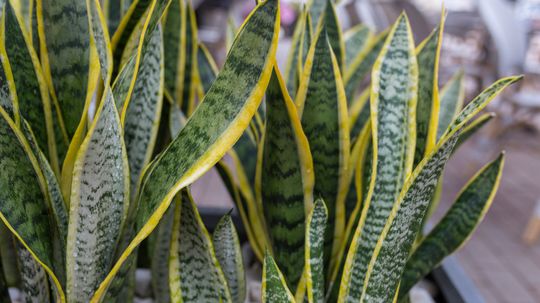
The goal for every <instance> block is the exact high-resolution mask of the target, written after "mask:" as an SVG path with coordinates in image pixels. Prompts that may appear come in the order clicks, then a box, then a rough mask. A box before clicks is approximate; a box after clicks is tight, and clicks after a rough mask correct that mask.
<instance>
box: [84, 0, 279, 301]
mask: <svg viewBox="0 0 540 303" xmlns="http://www.w3.org/2000/svg"><path fill="white" fill-rule="evenodd" d="M278 8H279V6H278V3H277V1H276V0H271V1H265V2H263V3H261V4H260V5H259V6H257V8H256V9H255V11H254V12H253V14H251V16H250V18H248V19H247V20H246V23H245V24H244V26H243V27H242V29H241V31H240V32H239V34H238V37H237V39H236V40H235V42H234V44H233V47H232V49H231V51H230V52H229V55H228V57H227V60H226V62H225V65H224V67H223V70H222V71H221V72H220V74H219V75H218V77H217V79H216V81H214V84H213V85H212V87H211V88H210V90H209V91H208V93H207V94H206V96H205V98H204V100H203V101H202V102H201V104H200V105H199V107H198V109H197V111H196V112H195V114H194V115H193V116H191V118H190V119H189V120H188V122H187V123H186V125H185V127H184V128H183V129H182V130H181V131H180V133H179V134H178V136H177V137H176V139H175V140H174V141H173V142H172V143H171V144H170V145H169V146H168V148H167V149H166V150H165V151H163V152H162V153H161V154H160V156H159V157H158V158H157V159H156V160H155V162H154V164H153V165H152V166H151V167H150V169H147V170H146V173H145V176H144V177H143V179H142V180H143V181H142V183H141V184H142V187H141V190H140V195H139V197H138V201H139V203H138V204H139V209H138V211H137V219H136V227H135V230H134V231H135V232H134V234H136V236H135V238H134V239H132V241H131V243H130V244H129V246H128V247H127V249H126V250H125V251H124V252H123V253H122V255H121V256H120V258H119V260H118V261H117V262H116V264H115V265H114V267H113V269H112V270H111V272H110V273H109V275H108V276H107V278H106V280H105V281H104V282H103V283H102V284H101V285H100V288H99V289H98V291H97V292H96V294H95V296H94V298H93V300H95V301H98V300H99V298H101V296H102V295H103V292H104V290H105V289H106V288H107V286H108V283H110V281H111V280H112V278H113V277H114V276H115V274H116V272H117V271H118V270H119V269H120V267H121V265H122V263H123V262H124V261H125V260H126V259H127V257H128V256H129V254H130V253H131V252H132V251H133V250H134V249H135V248H136V247H137V245H138V244H139V243H140V242H141V241H142V240H143V239H144V238H146V237H147V236H148V234H149V233H150V232H151V231H152V230H153V229H154V228H155V226H156V224H157V221H158V220H159V219H160V218H161V217H162V216H163V214H164V212H165V210H166V209H167V208H168V206H169V204H170V201H171V199H172V197H173V196H174V195H175V194H176V193H177V192H178V191H179V190H180V189H181V188H183V187H185V186H187V185H188V184H190V183H191V182H193V181H194V180H195V179H196V178H197V177H199V176H201V175H202V174H203V173H204V172H206V171H207V170H208V169H210V168H211V167H212V166H213V165H214V164H215V163H216V162H217V161H218V160H219V159H221V157H222V156H223V155H224V153H225V152H226V151H227V150H228V149H229V148H230V147H231V146H232V145H233V143H234V142H235V141H236V140H237V139H238V137H239V136H240V135H241V133H242V131H243V130H244V129H245V128H246V127H247V123H248V121H249V120H250V118H251V117H252V116H253V114H254V113H255V111H256V110H257V107H258V105H259V103H260V100H261V98H262V94H263V92H264V89H265V88H266V85H267V83H268V81H269V80H270V71H271V67H272V63H273V61H274V58H275V51H276V43H277V34H278V31H279V22H277V21H278V18H277V16H278ZM247 49H249V50H250V52H254V53H257V54H260V56H257V57H246V56H245V51H246V50H247ZM231 83H235V84H237V85H234V86H233V85H231Z"/></svg>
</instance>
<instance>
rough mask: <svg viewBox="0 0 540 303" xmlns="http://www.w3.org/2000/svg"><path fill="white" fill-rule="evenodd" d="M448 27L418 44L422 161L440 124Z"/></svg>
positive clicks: (417, 159) (418, 124) (418, 142)
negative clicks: (443, 47) (442, 59)
mask: <svg viewBox="0 0 540 303" xmlns="http://www.w3.org/2000/svg"><path fill="white" fill-rule="evenodd" d="M443 29H444V12H443V13H442V18H441V24H439V26H438V27H437V28H435V29H434V30H433V32H432V33H431V34H430V35H429V36H428V37H427V38H426V39H425V40H424V41H423V42H422V43H421V44H420V45H419V46H418V48H417V50H416V52H417V60H418V102H417V105H416V151H415V154H414V163H415V165H416V164H418V163H419V162H420V161H421V160H422V159H423V158H424V156H425V155H427V154H428V153H429V152H431V150H432V149H433V148H434V147H435V144H436V142H437V127H438V125H439V123H438V119H439V112H440V111H439V108H440V105H439V56H440V50H441V44H442V35H443Z"/></svg>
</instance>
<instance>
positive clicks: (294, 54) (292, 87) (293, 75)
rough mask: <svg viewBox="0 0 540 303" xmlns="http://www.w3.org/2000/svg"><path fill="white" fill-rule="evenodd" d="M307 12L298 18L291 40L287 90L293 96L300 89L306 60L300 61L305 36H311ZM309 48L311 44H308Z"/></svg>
mask: <svg viewBox="0 0 540 303" xmlns="http://www.w3.org/2000/svg"><path fill="white" fill-rule="evenodd" d="M308 16H309V14H308V13H307V12H303V13H302V15H301V16H300V17H299V18H298V21H297V22H296V26H295V28H294V33H293V37H292V41H291V50H290V51H289V55H288V56H287V64H286V67H285V76H286V83H287V90H288V91H289V93H290V94H291V97H292V98H294V96H295V94H296V90H297V89H298V82H299V81H300V80H299V77H300V75H301V73H302V65H303V63H304V61H303V60H302V61H300V58H302V57H303V56H302V52H303V49H304V48H305V47H304V46H305V45H304V42H305V41H306V39H305V38H309V36H310V34H311V33H310V30H311V28H310V27H309V26H310V25H309V24H307V23H308ZM307 47H308V48H309V44H308V45H307Z"/></svg>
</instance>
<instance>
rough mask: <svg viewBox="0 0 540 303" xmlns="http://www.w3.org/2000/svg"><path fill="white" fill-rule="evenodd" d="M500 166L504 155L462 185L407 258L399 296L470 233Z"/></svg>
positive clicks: (486, 206) (486, 205)
mask: <svg viewBox="0 0 540 303" xmlns="http://www.w3.org/2000/svg"><path fill="white" fill-rule="evenodd" d="M503 166H504V154H501V155H500V156H499V157H498V158H497V159H495V161H493V162H491V163H489V164H488V165H486V166H485V167H484V168H483V169H482V170H480V171H479V172H478V173H477V174H476V176H474V177H473V178H472V179H471V180H470V181H469V183H468V184H467V185H466V186H464V188H463V190H462V191H461V193H460V194H459V196H458V198H457V199H456V201H455V202H454V204H453V205H452V206H451V207H450V209H449V210H448V212H447V213H446V214H445V215H444V217H443V218H442V219H441V221H440V222H439V223H438V224H437V225H436V226H435V228H434V229H433V230H432V231H431V232H430V233H429V235H428V236H427V237H426V238H425V239H424V240H423V241H422V242H421V243H420V244H419V245H418V247H417V248H416V249H415V251H414V253H413V254H412V255H411V257H410V258H409V260H408V261H407V264H406V266H405V269H404V272H403V276H402V278H401V284H400V289H399V297H400V298H402V297H403V296H405V295H407V293H408V292H409V290H410V289H411V288H412V287H413V286H414V284H416V282H418V281H419V280H420V279H421V278H422V277H424V276H425V275H427V274H428V273H429V272H430V271H431V270H432V269H433V268H434V267H436V266H437V265H438V264H440V263H441V262H442V260H443V259H444V258H445V257H446V256H448V255H450V254H452V253H453V252H454V251H456V250H458V249H459V248H460V247H461V246H462V245H463V244H464V243H465V242H466V241H467V239H468V238H469V237H470V236H471V234H472V233H473V232H474V230H475V229H476V227H478V224H480V222H481V221H482V219H483V217H484V215H485V214H486V212H487V210H488V209H489V207H490V206H491V202H492V201H493V198H494V197H495V193H496V192H497V189H498V187H499V182H500V179H501V174H502V169H503Z"/></svg>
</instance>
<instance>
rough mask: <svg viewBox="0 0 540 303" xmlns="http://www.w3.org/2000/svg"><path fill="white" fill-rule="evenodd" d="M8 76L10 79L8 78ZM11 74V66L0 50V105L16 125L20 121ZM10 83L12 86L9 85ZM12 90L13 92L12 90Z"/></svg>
mask: <svg viewBox="0 0 540 303" xmlns="http://www.w3.org/2000/svg"><path fill="white" fill-rule="evenodd" d="M8 77H9V78H10V80H8ZM12 84H13V74H12V73H11V66H10V65H9V61H8V60H7V58H6V57H5V56H3V55H1V52H0V106H2V108H4V110H5V111H6V112H7V113H9V115H10V117H11V118H12V119H13V120H14V121H15V123H16V124H17V125H18V124H19V123H20V117H19V110H18V107H19V104H18V103H19V102H18V101H17V99H16V98H17V93H16V92H15V91H14V90H15V88H14V87H13V85H12ZM10 85H11V86H12V87H10ZM12 91H13V92H12Z"/></svg>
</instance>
